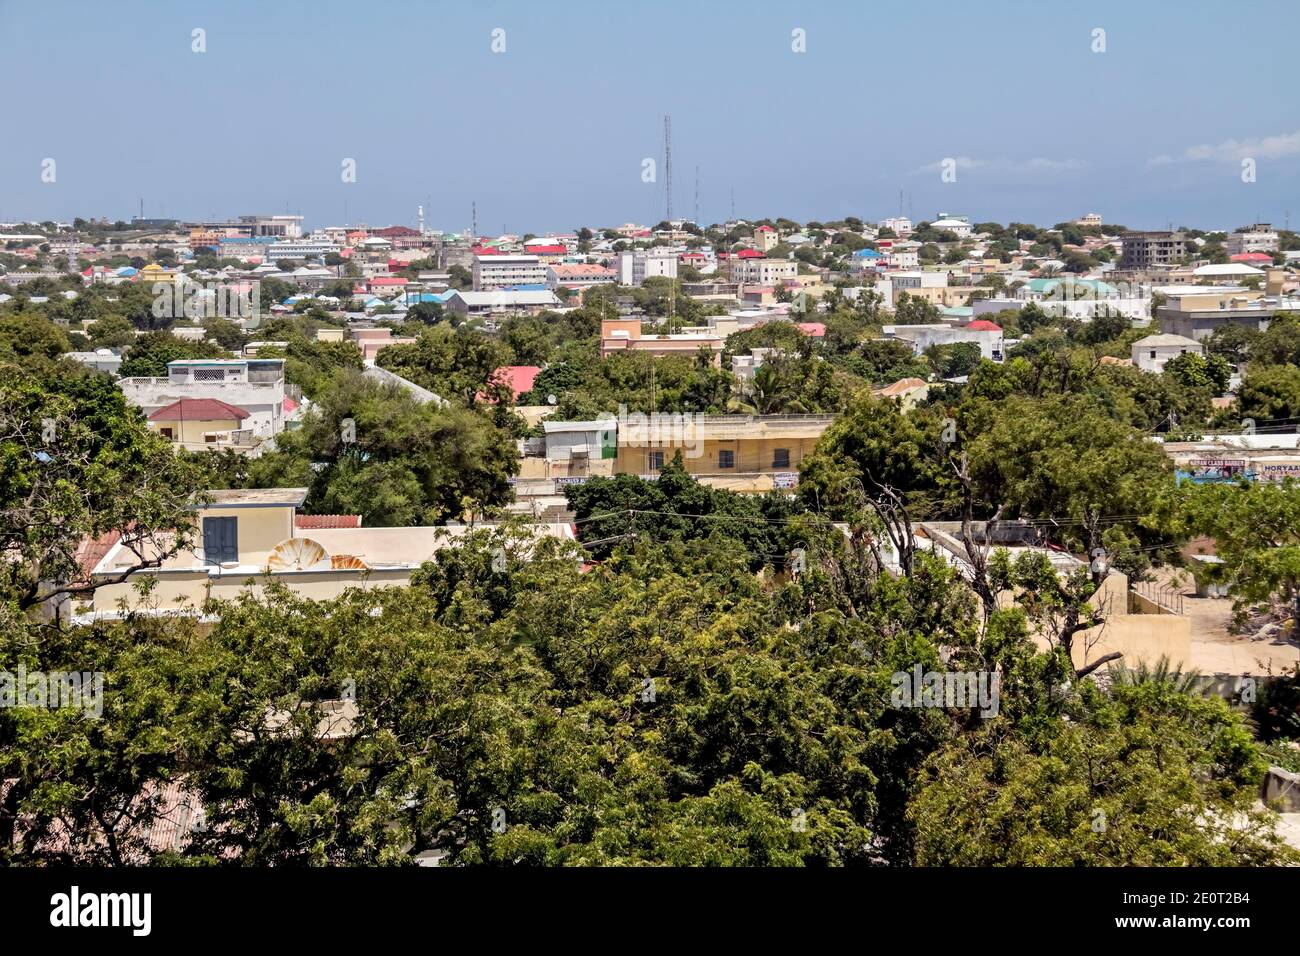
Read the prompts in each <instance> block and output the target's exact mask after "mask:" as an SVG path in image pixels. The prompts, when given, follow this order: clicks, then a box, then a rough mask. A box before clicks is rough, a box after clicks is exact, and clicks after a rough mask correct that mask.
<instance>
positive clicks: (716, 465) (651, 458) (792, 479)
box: [615, 415, 835, 491]
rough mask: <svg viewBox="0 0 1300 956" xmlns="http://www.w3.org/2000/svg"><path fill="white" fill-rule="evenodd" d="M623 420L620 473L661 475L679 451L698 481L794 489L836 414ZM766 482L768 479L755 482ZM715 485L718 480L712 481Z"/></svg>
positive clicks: (745, 487) (747, 488)
mask: <svg viewBox="0 0 1300 956" xmlns="http://www.w3.org/2000/svg"><path fill="white" fill-rule="evenodd" d="M631 419H632V420H630V421H629V420H623V421H620V422H619V429H618V458H617V462H616V464H615V471H616V472H617V473H618V474H627V475H657V474H658V473H659V469H660V468H662V467H663V466H664V464H665V463H666V462H669V461H672V460H673V458H674V457H675V456H676V455H677V453H678V452H680V453H681V455H682V464H683V466H684V467H685V468H686V470H687V471H688V472H690V473H691V474H692V475H695V476H697V477H701V478H704V477H709V478H717V479H729V480H730V481H731V482H732V484H731V485H725V486H726V487H733V488H734V490H739V491H757V490H767V489H769V488H773V487H776V488H793V487H794V486H795V484H796V483H797V482H798V472H799V465H800V463H801V462H802V461H803V459H804V457H805V456H807V455H808V454H810V453H811V452H812V450H813V448H814V446H816V444H817V440H818V439H819V438H821V436H822V432H824V431H825V430H826V429H827V428H828V427H830V424H831V422H833V421H834V420H835V416H834V415H679V416H672V415H660V416H644V417H641V416H631ZM760 477H761V478H763V479H764V480H762V481H755V480H754V479H758V478H760ZM710 483H713V482H710Z"/></svg>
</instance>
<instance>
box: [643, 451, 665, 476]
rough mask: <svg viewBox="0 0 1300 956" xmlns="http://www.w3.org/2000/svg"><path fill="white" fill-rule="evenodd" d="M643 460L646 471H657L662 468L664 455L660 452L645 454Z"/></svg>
mask: <svg viewBox="0 0 1300 956" xmlns="http://www.w3.org/2000/svg"><path fill="white" fill-rule="evenodd" d="M645 459H646V470H647V471H658V470H659V469H660V468H662V467H663V466H664V453H663V452H661V451H652V452H647V453H646V456H645Z"/></svg>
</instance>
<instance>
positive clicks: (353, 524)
mask: <svg viewBox="0 0 1300 956" xmlns="http://www.w3.org/2000/svg"><path fill="white" fill-rule="evenodd" d="M293 526H294V527H295V528H303V529H310V530H315V529H317V528H360V527H361V515H294V516H293Z"/></svg>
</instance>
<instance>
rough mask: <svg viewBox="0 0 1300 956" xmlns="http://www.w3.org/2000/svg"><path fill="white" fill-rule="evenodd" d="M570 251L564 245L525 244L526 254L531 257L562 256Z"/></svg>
mask: <svg viewBox="0 0 1300 956" xmlns="http://www.w3.org/2000/svg"><path fill="white" fill-rule="evenodd" d="M568 251H569V250H568V249H566V248H565V247H564V246H563V245H556V246H549V245H540V244H537V243H532V242H527V243H524V252H526V253H528V254H529V255H531V256H562V255H564V254H565V253H566V252H568Z"/></svg>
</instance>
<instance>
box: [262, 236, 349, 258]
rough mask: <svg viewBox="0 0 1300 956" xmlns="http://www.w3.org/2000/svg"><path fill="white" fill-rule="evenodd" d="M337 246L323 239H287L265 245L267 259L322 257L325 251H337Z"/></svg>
mask: <svg viewBox="0 0 1300 956" xmlns="http://www.w3.org/2000/svg"><path fill="white" fill-rule="evenodd" d="M338 251H339V249H338V246H336V245H335V244H334V243H332V242H329V241H327V240H323V239H288V240H284V241H277V242H273V243H272V244H271V245H269V246H267V247H266V250H265V252H263V255H265V256H266V257H267V258H268V259H271V260H273V261H278V260H280V259H323V258H324V257H325V255H326V254H327V253H331V252H338Z"/></svg>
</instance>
